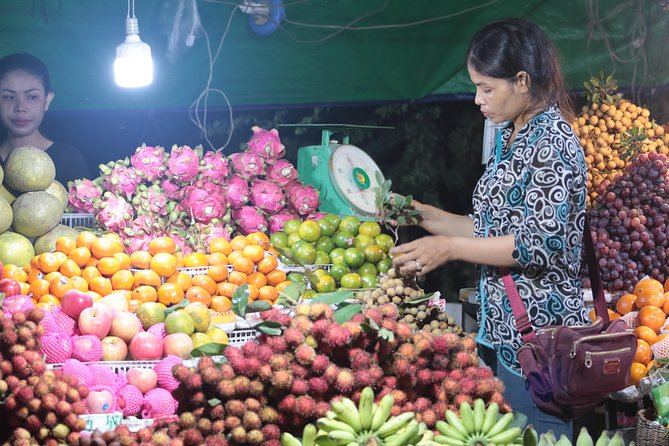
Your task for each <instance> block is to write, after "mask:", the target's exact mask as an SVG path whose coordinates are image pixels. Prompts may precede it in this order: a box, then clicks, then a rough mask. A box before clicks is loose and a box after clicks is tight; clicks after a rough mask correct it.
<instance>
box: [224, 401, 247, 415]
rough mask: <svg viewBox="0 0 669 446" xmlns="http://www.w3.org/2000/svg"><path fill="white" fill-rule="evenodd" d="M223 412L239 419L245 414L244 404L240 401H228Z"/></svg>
mask: <svg viewBox="0 0 669 446" xmlns="http://www.w3.org/2000/svg"><path fill="white" fill-rule="evenodd" d="M225 412H226V413H227V414H229V415H233V416H235V417H239V418H241V417H242V416H244V412H246V404H244V402H243V401H242V400H237V399H235V400H228V401H226V403H225Z"/></svg>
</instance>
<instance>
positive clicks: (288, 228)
mask: <svg viewBox="0 0 669 446" xmlns="http://www.w3.org/2000/svg"><path fill="white" fill-rule="evenodd" d="M301 224H302V220H300V219H297V218H293V219H291V220H288V221H287V222H286V223H285V224H284V225H283V232H285V233H286V234H288V235H290V234H293V233H295V232H297V230H298V229H299V227H300V225H301Z"/></svg>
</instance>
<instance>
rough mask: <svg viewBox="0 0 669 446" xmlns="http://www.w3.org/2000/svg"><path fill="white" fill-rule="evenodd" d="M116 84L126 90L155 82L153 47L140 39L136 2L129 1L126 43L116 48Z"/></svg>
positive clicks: (126, 20)
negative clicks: (152, 57)
mask: <svg viewBox="0 0 669 446" xmlns="http://www.w3.org/2000/svg"><path fill="white" fill-rule="evenodd" d="M114 77H115V79H116V84H117V85H118V86H120V87H125V88H136V87H145V86H147V85H149V84H150V83H151V82H152V81H153V60H152V59H151V47H150V46H149V45H148V44H146V43H144V42H142V40H141V39H140V38H139V22H138V21H137V18H136V17H135V0H132V16H131V15H130V0H128V16H127V17H126V19H125V42H123V43H122V44H120V45H119V46H117V47H116V60H115V61H114Z"/></svg>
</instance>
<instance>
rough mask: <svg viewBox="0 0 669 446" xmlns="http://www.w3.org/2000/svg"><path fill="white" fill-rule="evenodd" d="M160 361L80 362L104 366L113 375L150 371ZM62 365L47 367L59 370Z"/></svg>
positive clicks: (49, 365)
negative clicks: (132, 371) (110, 370)
mask: <svg viewBox="0 0 669 446" xmlns="http://www.w3.org/2000/svg"><path fill="white" fill-rule="evenodd" d="M159 362H160V361H94V362H82V364H86V365H90V364H97V365H104V366H107V367H110V368H111V369H112V370H113V371H114V373H117V374H118V373H120V372H127V371H128V370H130V369H152V368H153V366H155V365H156V364H158V363H159ZM62 366H63V364H48V365H47V367H48V368H51V369H60V368H61V367H62Z"/></svg>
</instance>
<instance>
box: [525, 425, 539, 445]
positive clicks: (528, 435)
mask: <svg viewBox="0 0 669 446" xmlns="http://www.w3.org/2000/svg"><path fill="white" fill-rule="evenodd" d="M538 442H539V434H537V431H536V430H535V429H534V427H532V425H529V426H527V427H526V428H525V430H524V431H523V444H524V445H525V446H538V445H537V443H538Z"/></svg>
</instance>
